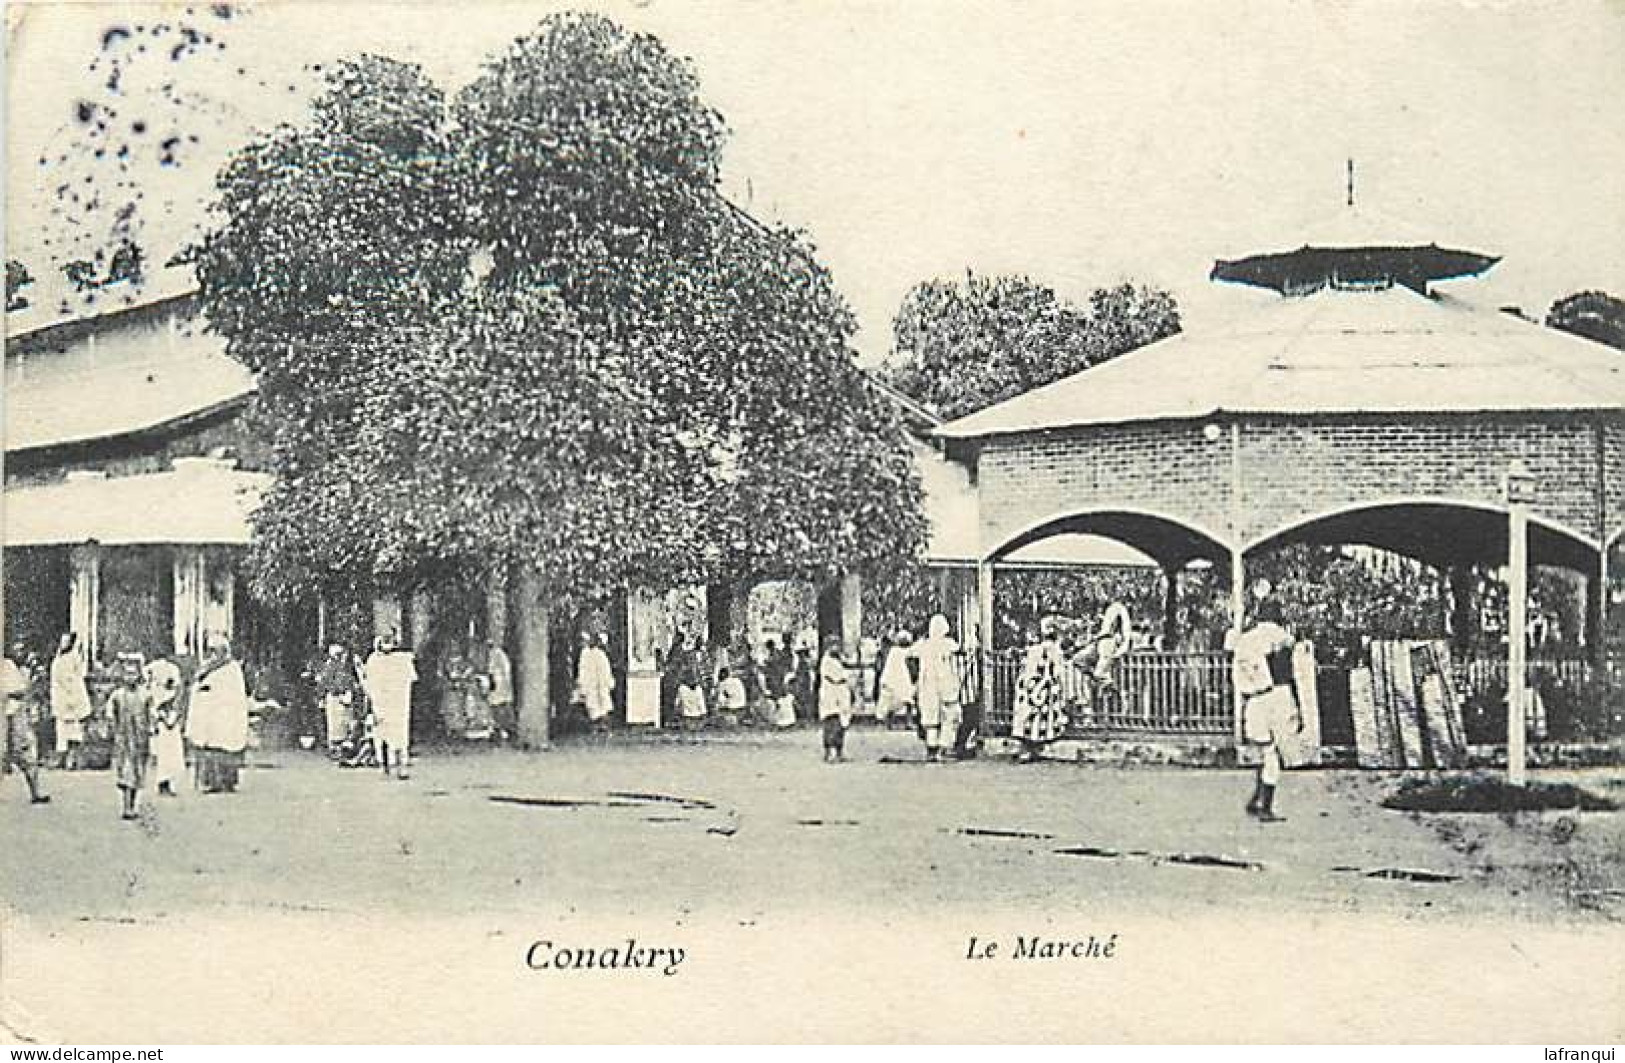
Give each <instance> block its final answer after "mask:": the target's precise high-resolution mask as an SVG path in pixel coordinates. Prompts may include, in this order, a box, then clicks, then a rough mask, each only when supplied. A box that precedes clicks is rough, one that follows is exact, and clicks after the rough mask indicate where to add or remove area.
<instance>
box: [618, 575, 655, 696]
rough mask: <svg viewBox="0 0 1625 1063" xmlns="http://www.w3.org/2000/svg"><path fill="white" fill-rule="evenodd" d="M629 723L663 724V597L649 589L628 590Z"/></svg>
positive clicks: (627, 674)
mask: <svg viewBox="0 0 1625 1063" xmlns="http://www.w3.org/2000/svg"><path fill="white" fill-rule="evenodd" d="M624 601H625V603H626V604H625V609H626V722H627V723H628V724H647V725H649V726H651V727H659V726H660V659H659V657H658V655H657V651H658V648H659V645H660V642H661V641H662V635H661V622H660V620H661V612H662V608H663V607H662V605H661V602H660V599H659V598H657V597H655V596H654V595H652V594H650V593H649V592H648V591H644V590H638V589H633V590H630V591H628V592H627V593H626V597H625V599H624Z"/></svg>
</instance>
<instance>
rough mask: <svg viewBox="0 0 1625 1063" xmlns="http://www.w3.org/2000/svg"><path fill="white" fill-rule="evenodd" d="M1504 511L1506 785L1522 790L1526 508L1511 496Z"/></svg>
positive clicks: (1525, 702) (1525, 724) (1525, 699)
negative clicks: (1505, 570)
mask: <svg viewBox="0 0 1625 1063" xmlns="http://www.w3.org/2000/svg"><path fill="white" fill-rule="evenodd" d="M1507 509H1508V513H1509V516H1508V520H1507V535H1508V537H1509V538H1508V541H1507V781H1508V782H1510V783H1511V784H1512V785H1514V786H1522V785H1523V784H1524V781H1525V778H1526V772H1525V765H1524V761H1525V751H1524V736H1525V733H1526V730H1527V728H1528V712H1529V708H1528V697H1527V691H1528V687H1527V686H1526V675H1525V673H1526V672H1527V668H1526V664H1527V661H1526V657H1527V653H1526V650H1527V647H1528V645H1529V643H1528V631H1529V617H1528V610H1529V507H1528V506H1526V505H1525V504H1524V503H1523V502H1521V501H1519V500H1518V499H1517V496H1513V500H1512V502H1511V504H1510V505H1509V506H1508V507H1507Z"/></svg>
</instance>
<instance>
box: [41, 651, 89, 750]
mask: <svg viewBox="0 0 1625 1063" xmlns="http://www.w3.org/2000/svg"><path fill="white" fill-rule="evenodd" d="M90 714H91V707H90V689H89V688H88V687H87V686H85V659H84V657H83V656H82V655H81V654H80V653H79V636H77V635H75V634H74V633H73V632H71V631H69V632H66V633H64V634H63V636H62V641H61V642H60V643H58V645H57V650H56V657H55V659H53V660H52V661H51V716H52V718H53V719H55V720H56V754H57V762H58V764H59V766H61V767H64V768H76V767H78V766H79V746H80V745H81V744H82V743H83V742H84V740H85V719H86V718H87V717H88V716H90Z"/></svg>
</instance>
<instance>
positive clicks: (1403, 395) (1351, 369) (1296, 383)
mask: <svg viewBox="0 0 1625 1063" xmlns="http://www.w3.org/2000/svg"><path fill="white" fill-rule="evenodd" d="M1622 409H1625V356H1621V354H1620V352H1618V351H1615V350H1611V349H1609V348H1607V347H1604V346H1602V345H1601V344H1598V343H1594V342H1592V341H1590V340H1586V339H1582V338H1580V337H1578V336H1573V335H1570V334H1568V333H1566V332H1560V331H1558V330H1556V329H1549V328H1546V327H1544V326H1541V325H1537V324H1534V323H1533V322H1530V321H1525V320H1523V319H1521V318H1518V317H1515V316H1513V315H1510V314H1504V313H1499V312H1497V311H1494V310H1488V309H1484V308H1480V307H1477V306H1474V305H1472V304H1470V303H1467V302H1464V301H1462V300H1460V299H1458V298H1455V297H1452V296H1449V295H1438V296H1432V297H1429V296H1425V295H1421V294H1419V293H1417V292H1414V291H1411V290H1409V289H1407V288H1404V287H1400V286H1395V287H1393V288H1389V289H1386V290H1382V291H1344V290H1339V289H1335V288H1327V289H1325V290H1322V291H1320V292H1317V293H1315V294H1313V295H1307V296H1301V297H1297V298H1286V299H1279V300H1273V301H1271V302H1270V303H1268V304H1266V305H1262V306H1258V305H1252V306H1249V307H1248V308H1247V312H1246V313H1244V314H1242V315H1240V316H1238V317H1237V318H1236V319H1235V320H1234V321H1233V322H1232V323H1231V324H1229V325H1228V326H1226V327H1222V328H1219V329H1217V330H1214V331H1210V332H1204V333H1200V334H1198V333H1180V334H1178V335H1175V336H1172V337H1169V338H1168V339H1165V340H1161V341H1159V342H1157V343H1153V344H1149V345H1147V346H1145V347H1142V348H1140V349H1139V350H1137V351H1133V352H1131V353H1129V354H1125V355H1122V356H1120V357H1118V358H1115V359H1113V360H1111V361H1109V362H1106V363H1104V364H1103V365H1099V366H1095V367H1094V368H1092V369H1086V370H1084V371H1083V372H1081V373H1077V374H1074V375H1073V376H1070V377H1067V378H1065V379H1063V380H1059V381H1056V382H1055V383H1053V384H1050V385H1048V386H1046V387H1041V388H1036V389H1034V390H1032V391H1029V392H1027V393H1025V394H1023V395H1019V396H1017V397H1015V398H1013V399H1010V400H1009V401H1006V402H1002V403H999V404H997V405H995V406H991V407H988V408H987V409H985V410H980V411H978V412H976V413H973V414H970V415H969V416H966V417H962V418H960V419H959V420H957V421H952V422H950V423H948V424H946V425H943V426H942V427H941V428H939V429H937V435H939V436H941V437H943V438H947V439H974V438H979V437H985V436H994V435H1002V434H1010V433H1018V432H1031V431H1041V430H1045V429H1054V428H1065V427H1071V426H1078V425H1098V424H1124V423H1132V422H1137V421H1159V420H1170V419H1189V418H1203V417H1211V416H1214V415H1217V414H1220V413H1257V414H1351V413H1409V414H1421V413H1429V412H1436V413H1459V412H1476V411H1508V412H1510V411H1521V412H1528V411H1578V410H1622Z"/></svg>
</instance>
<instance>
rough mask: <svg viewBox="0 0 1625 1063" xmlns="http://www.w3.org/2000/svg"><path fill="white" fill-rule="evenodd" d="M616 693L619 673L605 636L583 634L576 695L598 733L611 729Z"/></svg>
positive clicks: (577, 671) (577, 664) (577, 669)
mask: <svg viewBox="0 0 1625 1063" xmlns="http://www.w3.org/2000/svg"><path fill="white" fill-rule="evenodd" d="M614 691H615V673H614V671H613V669H611V667H610V663H609V654H608V653H606V652H605V651H604V647H603V640H602V636H594V635H592V634H591V633H589V632H582V634H581V658H580V660H579V661H577V662H576V692H577V695H578V696H579V697H580V699H581V704H582V705H583V706H584V707H585V708H586V710H587V719H588V720H590V721H592V726H593V729H594V730H602V729H603V728H604V727H606V726H607V723H606V721H607V720H608V719H609V714H610V712H612V711H613V710H614V708H615V702H614V698H613V694H614Z"/></svg>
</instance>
